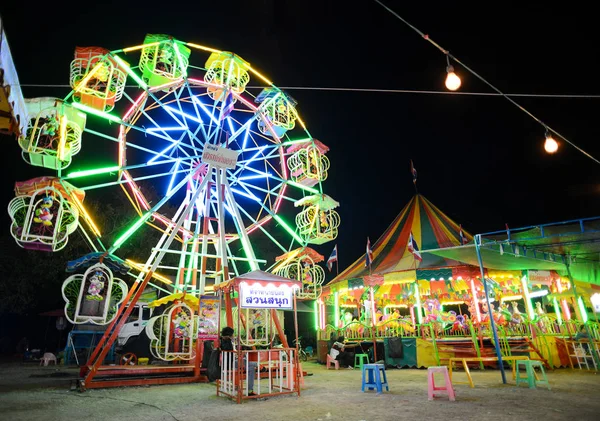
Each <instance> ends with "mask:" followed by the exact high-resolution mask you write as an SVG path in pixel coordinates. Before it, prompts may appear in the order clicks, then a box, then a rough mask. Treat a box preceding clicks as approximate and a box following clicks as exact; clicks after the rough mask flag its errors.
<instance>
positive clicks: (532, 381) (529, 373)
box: [516, 360, 550, 390]
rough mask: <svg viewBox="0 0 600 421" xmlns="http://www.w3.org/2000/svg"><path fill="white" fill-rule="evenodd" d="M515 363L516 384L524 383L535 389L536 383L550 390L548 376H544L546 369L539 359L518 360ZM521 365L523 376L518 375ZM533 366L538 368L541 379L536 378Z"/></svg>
mask: <svg viewBox="0 0 600 421" xmlns="http://www.w3.org/2000/svg"><path fill="white" fill-rule="evenodd" d="M516 364H517V379H516V380H517V386H519V384H521V383H525V384H527V385H528V386H529V388H530V389H535V388H536V386H537V385H540V386H547V387H548V390H550V384H549V383H548V378H547V377H546V371H545V370H544V365H543V364H542V362H541V361H538V360H518V361H516ZM521 366H524V367H525V377H522V376H520V373H521V370H520V368H521ZM535 367H538V368H539V369H540V372H541V374H542V378H543V380H537V379H536V375H535Z"/></svg>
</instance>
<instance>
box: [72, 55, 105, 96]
mask: <svg viewBox="0 0 600 421" xmlns="http://www.w3.org/2000/svg"><path fill="white" fill-rule="evenodd" d="M103 65H104V63H102V62H101V61H100V62H98V63H97V64H96V65H95V66H94V67H93V68H92V70H91V71H90V72H89V73H88V74H87V75H85V77H84V78H83V79H81V80H80V81H79V83H78V84H77V86H75V91H76V92H80V91H81V88H82V87H85V85H87V83H88V82H89V81H90V79H91V78H92V77H94V75H95V74H96V72H97V71H98V70H100V68H101V67H102V66H103Z"/></svg>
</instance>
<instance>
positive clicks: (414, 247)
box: [408, 231, 423, 262]
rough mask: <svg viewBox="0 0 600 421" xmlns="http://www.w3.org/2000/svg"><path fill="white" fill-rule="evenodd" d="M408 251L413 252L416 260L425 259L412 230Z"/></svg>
mask: <svg viewBox="0 0 600 421" xmlns="http://www.w3.org/2000/svg"><path fill="white" fill-rule="evenodd" d="M408 251H410V252H411V253H412V255H413V257H414V258H415V260H418V261H419V262H422V261H423V258H422V257H421V253H419V246H417V242H416V241H415V238H414V237H413V234H412V231H411V232H410V236H409V237H408Z"/></svg>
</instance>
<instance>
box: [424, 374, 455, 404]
mask: <svg viewBox="0 0 600 421" xmlns="http://www.w3.org/2000/svg"><path fill="white" fill-rule="evenodd" d="M435 373H442V374H443V375H444V379H445V381H446V384H445V385H444V386H443V387H437V386H436V385H435V380H434V378H433V376H434V374H435ZM427 388H428V390H427V394H428V398H429V400H430V401H432V400H433V398H434V397H435V395H436V393H435V392H436V391H441V390H443V391H445V393H446V394H447V395H448V399H450V400H451V401H455V400H456V396H455V394H454V388H453V387H452V381H451V380H450V375H449V374H448V367H446V366H441V367H429V368H428V369H427Z"/></svg>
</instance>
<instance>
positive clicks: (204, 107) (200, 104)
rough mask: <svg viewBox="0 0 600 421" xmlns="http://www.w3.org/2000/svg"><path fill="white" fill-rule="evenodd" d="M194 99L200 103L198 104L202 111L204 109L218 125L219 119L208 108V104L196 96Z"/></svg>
mask: <svg viewBox="0 0 600 421" xmlns="http://www.w3.org/2000/svg"><path fill="white" fill-rule="evenodd" d="M192 101H194V102H195V103H196V104H198V106H199V107H200V108H202V111H204V112H205V113H206V114H207V115H208V116H209V117H210V119H211V120H212V121H213V122H214V123H215V124H216V125H217V126H218V125H219V120H218V119H217V118H216V117H215V116H214V115H212V113H211V112H210V111H209V110H208V108H206V105H204V104H203V103H202V102H200V100H199V99H198V98H196V97H195V96H193V97H192Z"/></svg>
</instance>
